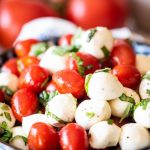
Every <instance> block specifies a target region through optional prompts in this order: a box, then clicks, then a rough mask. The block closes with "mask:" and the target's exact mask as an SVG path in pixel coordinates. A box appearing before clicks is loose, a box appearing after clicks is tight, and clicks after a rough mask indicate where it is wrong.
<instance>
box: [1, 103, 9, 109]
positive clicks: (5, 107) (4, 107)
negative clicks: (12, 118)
mask: <svg viewBox="0 0 150 150" xmlns="http://www.w3.org/2000/svg"><path fill="white" fill-rule="evenodd" d="M1 109H2V110H9V106H8V105H7V104H5V103H3V104H2V105H1Z"/></svg>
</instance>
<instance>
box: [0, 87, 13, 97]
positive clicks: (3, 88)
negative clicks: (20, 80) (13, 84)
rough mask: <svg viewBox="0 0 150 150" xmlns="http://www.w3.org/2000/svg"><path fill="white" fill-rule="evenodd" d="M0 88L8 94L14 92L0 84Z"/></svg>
mask: <svg viewBox="0 0 150 150" xmlns="http://www.w3.org/2000/svg"><path fill="white" fill-rule="evenodd" d="M0 89H1V90H2V91H3V92H5V93H6V94H7V95H8V96H12V95H13V94H14V92H13V91H12V90H11V89H9V88H8V87H7V86H0Z"/></svg>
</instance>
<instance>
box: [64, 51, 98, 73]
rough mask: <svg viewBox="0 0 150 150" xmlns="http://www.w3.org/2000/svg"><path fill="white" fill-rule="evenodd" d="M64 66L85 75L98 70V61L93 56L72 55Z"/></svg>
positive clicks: (78, 53) (79, 53)
mask: <svg viewBox="0 0 150 150" xmlns="http://www.w3.org/2000/svg"><path fill="white" fill-rule="evenodd" d="M66 64H67V69H71V70H76V71H77V72H79V73H80V74H81V75H87V74H89V73H93V72H94V71H95V70H97V69H100V64H99V61H98V60H97V59H96V58H95V57H94V56H92V55H90V54H84V53H81V52H77V53H76V54H75V53H72V55H71V56H70V57H69V58H68V60H67V63H66Z"/></svg>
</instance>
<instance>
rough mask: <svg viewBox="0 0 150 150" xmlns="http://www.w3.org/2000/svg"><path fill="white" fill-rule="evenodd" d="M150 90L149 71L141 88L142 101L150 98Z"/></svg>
mask: <svg viewBox="0 0 150 150" xmlns="http://www.w3.org/2000/svg"><path fill="white" fill-rule="evenodd" d="M149 90H150V71H148V72H147V73H146V74H145V75H144V78H143V79H142V81H141V83H140V87H139V93H140V96H141V98H142V99H146V98H150V94H149V93H148V91H149Z"/></svg>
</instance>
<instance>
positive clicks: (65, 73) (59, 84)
mask: <svg viewBox="0 0 150 150" xmlns="http://www.w3.org/2000/svg"><path fill="white" fill-rule="evenodd" d="M52 81H53V82H54V83H55V85H56V88H57V90H58V92H60V93H62V94H65V93H71V94H72V95H74V96H75V97H76V98H81V97H82V96H84V94H85V90H84V79H83V78H82V77H81V76H80V74H79V73H77V72H76V71H74V70H61V71H58V72H56V73H54V74H53V76H52Z"/></svg>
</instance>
